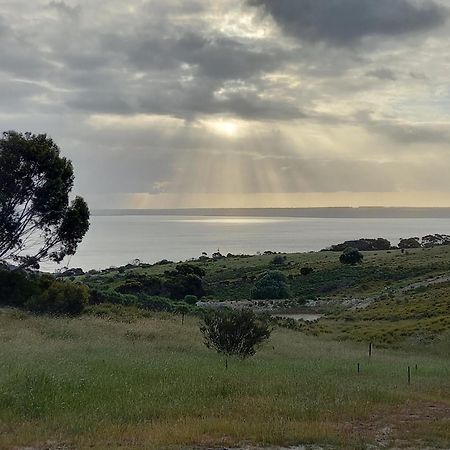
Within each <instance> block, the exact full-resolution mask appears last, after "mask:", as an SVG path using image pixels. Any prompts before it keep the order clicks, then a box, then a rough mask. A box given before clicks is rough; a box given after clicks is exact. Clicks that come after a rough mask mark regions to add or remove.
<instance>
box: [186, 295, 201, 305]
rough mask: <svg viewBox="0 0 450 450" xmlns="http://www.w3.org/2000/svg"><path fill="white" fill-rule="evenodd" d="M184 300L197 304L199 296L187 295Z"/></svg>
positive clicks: (190, 303)
mask: <svg viewBox="0 0 450 450" xmlns="http://www.w3.org/2000/svg"><path fill="white" fill-rule="evenodd" d="M184 301H185V302H186V303H187V304H188V305H195V304H196V303H197V302H198V297H197V296H196V295H186V296H185V297H184Z"/></svg>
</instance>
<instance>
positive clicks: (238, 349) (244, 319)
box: [200, 310, 270, 364]
mask: <svg viewBox="0 0 450 450" xmlns="http://www.w3.org/2000/svg"><path fill="white" fill-rule="evenodd" d="M200 331H201V333H202V334H203V337H204V339H205V345H206V346H207V347H208V348H210V349H214V350H216V352H217V353H221V354H224V355H225V356H227V357H228V356H231V355H235V356H238V357H239V358H242V359H244V358H248V357H250V356H253V355H254V354H255V352H256V348H257V346H258V345H260V344H261V343H262V342H264V341H265V340H267V339H269V337H270V329H269V326H268V323H267V321H265V320H261V319H260V318H258V317H257V316H256V315H255V313H254V312H253V311H251V310H242V311H234V310H215V311H209V312H208V313H207V314H206V315H205V317H204V318H203V323H202V324H201V326H200ZM226 364H227V363H226Z"/></svg>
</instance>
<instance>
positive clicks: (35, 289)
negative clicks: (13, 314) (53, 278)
mask: <svg viewBox="0 0 450 450" xmlns="http://www.w3.org/2000/svg"><path fill="white" fill-rule="evenodd" d="M40 292H41V290H40V289H39V283H38V280H37V277H34V276H31V275H28V274H27V273H25V272H10V271H9V270H0V304H1V305H7V306H16V307H21V306H23V305H24V304H25V302H26V301H27V300H28V299H30V298H31V297H32V296H33V295H37V294H39V293H40Z"/></svg>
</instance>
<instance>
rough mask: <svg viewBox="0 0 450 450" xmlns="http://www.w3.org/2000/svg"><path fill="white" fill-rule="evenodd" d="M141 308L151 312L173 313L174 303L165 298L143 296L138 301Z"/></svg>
mask: <svg viewBox="0 0 450 450" xmlns="http://www.w3.org/2000/svg"><path fill="white" fill-rule="evenodd" d="M138 306H139V307H140V308H144V309H148V310H150V311H173V309H174V306H173V303H172V302H171V301H170V300H169V299H168V298H165V297H149V296H147V295H141V296H140V297H139V300H138Z"/></svg>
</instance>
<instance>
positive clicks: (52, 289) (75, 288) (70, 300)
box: [25, 280, 89, 315]
mask: <svg viewBox="0 0 450 450" xmlns="http://www.w3.org/2000/svg"><path fill="white" fill-rule="evenodd" d="M88 300H89V289H88V288H87V287H86V286H84V285H82V284H79V283H71V282H68V281H56V280H55V281H54V282H53V283H52V284H51V285H50V286H49V287H48V288H47V289H46V290H44V291H43V292H42V293H41V294H39V295H35V296H33V297H31V298H30V299H29V300H28V301H27V302H26V303H25V307H26V308H27V309H29V310H30V311H33V312H37V313H48V314H67V315H77V314H80V313H82V312H83V309H84V307H85V306H86V305H87V304H88Z"/></svg>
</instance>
